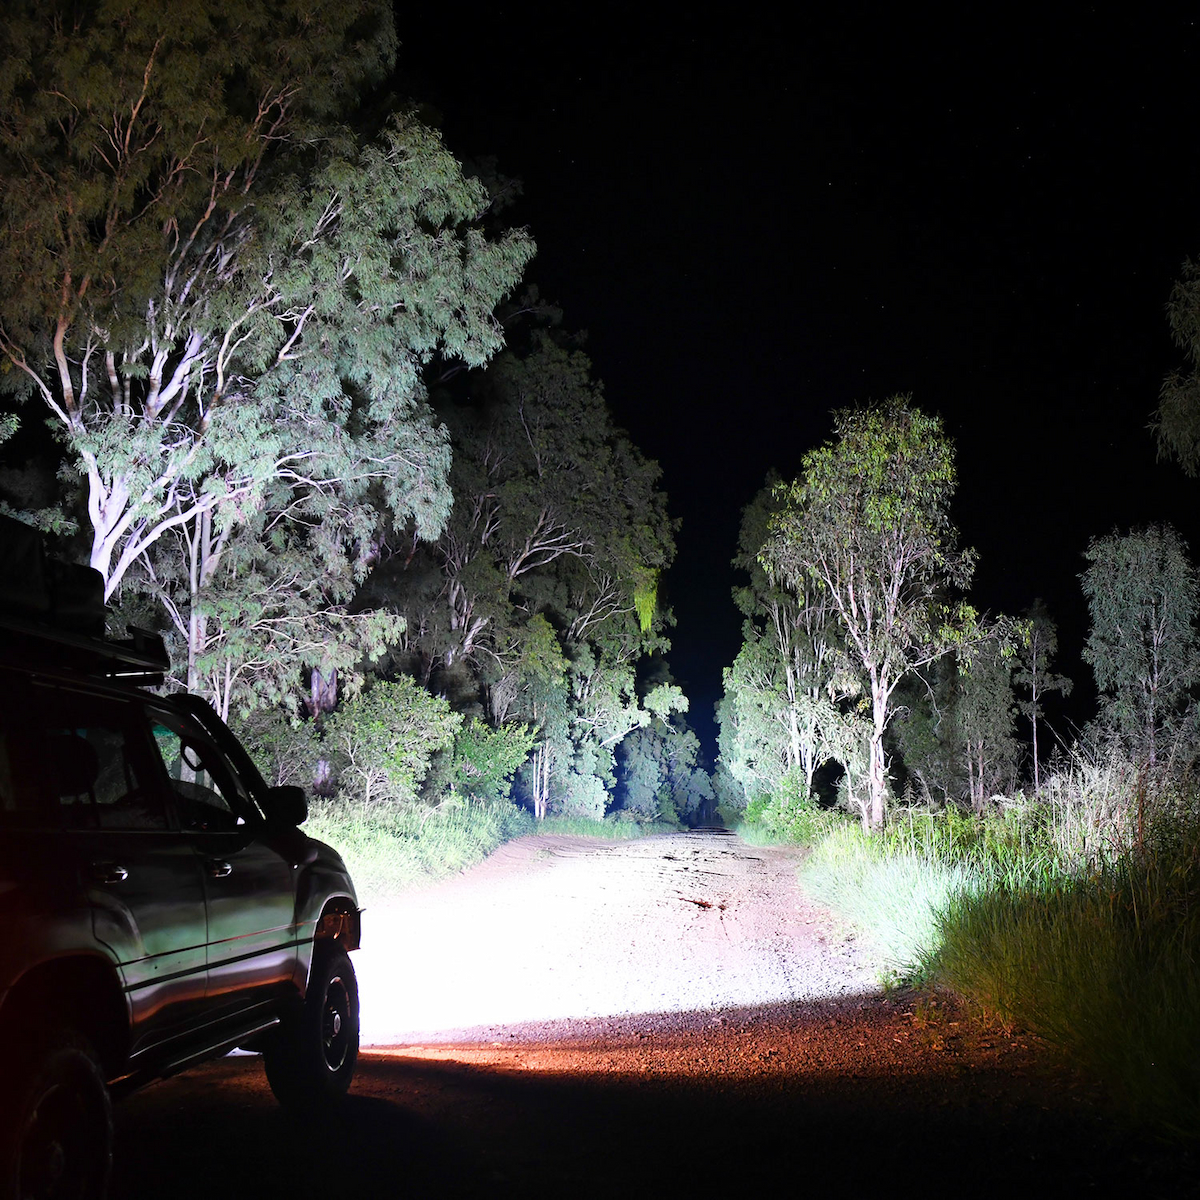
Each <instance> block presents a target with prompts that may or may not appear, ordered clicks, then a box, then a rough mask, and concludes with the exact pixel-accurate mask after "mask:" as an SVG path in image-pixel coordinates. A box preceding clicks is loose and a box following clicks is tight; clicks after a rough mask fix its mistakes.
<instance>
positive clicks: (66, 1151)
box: [18, 1084, 102, 1200]
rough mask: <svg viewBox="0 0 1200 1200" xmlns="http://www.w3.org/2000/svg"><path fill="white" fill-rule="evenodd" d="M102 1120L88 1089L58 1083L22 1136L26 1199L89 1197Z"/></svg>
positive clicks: (44, 1097)
mask: <svg viewBox="0 0 1200 1200" xmlns="http://www.w3.org/2000/svg"><path fill="white" fill-rule="evenodd" d="M100 1144H101V1143H100V1138H99V1137H98V1133H97V1117H96V1113H95V1111H94V1109H93V1107H92V1106H91V1105H90V1104H89V1103H88V1097H87V1096H86V1095H85V1089H83V1088H73V1087H70V1086H67V1085H64V1084H56V1085H55V1086H53V1087H50V1088H48V1089H47V1090H46V1091H45V1092H44V1093H43V1094H42V1096H41V1097H40V1098H39V1099H38V1103H37V1106H36V1107H35V1108H34V1110H33V1111H32V1112H31V1113H30V1115H29V1119H28V1121H27V1122H26V1125H25V1130H24V1133H23V1134H22V1137H21V1163H20V1183H19V1191H18V1195H19V1196H20V1198H21V1200H69V1198H71V1197H83V1196H86V1195H88V1194H89V1187H90V1184H91V1180H92V1178H93V1176H94V1174H95V1172H96V1169H97V1161H98V1156H99V1155H100V1154H101V1153H102V1151H101V1150H100Z"/></svg>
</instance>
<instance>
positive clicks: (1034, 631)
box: [1013, 599, 1074, 795]
mask: <svg viewBox="0 0 1200 1200" xmlns="http://www.w3.org/2000/svg"><path fill="white" fill-rule="evenodd" d="M1022 624H1023V626H1024V630H1023V632H1024V636H1023V637H1022V638H1021V639H1020V641H1019V643H1018V647H1017V670H1016V674H1015V675H1014V676H1013V682H1014V683H1015V684H1016V685H1017V686H1018V687H1019V688H1022V689H1023V690H1024V691H1026V692H1027V693H1028V695H1027V697H1026V698H1025V699H1022V700H1018V701H1017V707H1018V708H1019V709H1020V711H1021V714H1022V715H1023V716H1025V717H1027V718H1028V720H1029V724H1030V728H1031V730H1032V733H1033V790H1034V794H1035V795H1040V794H1041V790H1042V780H1041V773H1040V768H1039V756H1038V725H1039V723H1040V722H1041V720H1042V718H1043V716H1044V715H1045V714H1044V710H1043V708H1042V702H1043V701H1044V699H1045V698H1046V696H1047V695H1048V694H1050V693H1052V692H1059V693H1060V694H1061V695H1063V696H1069V695H1070V694H1071V688H1072V687H1073V686H1074V685H1073V684H1072V682H1071V680H1070V679H1068V678H1067V676H1066V675H1057V674H1055V673H1054V671H1053V669H1052V667H1051V664H1052V663H1053V661H1054V656H1055V655H1056V654H1057V653H1058V630H1057V627H1056V626H1055V624H1054V621H1053V620H1052V619H1051V617H1050V614H1049V612H1048V611H1047V610H1046V606H1045V604H1044V603H1043V602H1042V601H1041V600H1040V599H1039V600H1035V601H1034V602H1033V604H1031V605H1030V607H1029V608H1028V609H1027V610H1026V612H1025V616H1024V618H1023V621H1022Z"/></svg>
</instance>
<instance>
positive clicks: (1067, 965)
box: [926, 816, 1200, 1138]
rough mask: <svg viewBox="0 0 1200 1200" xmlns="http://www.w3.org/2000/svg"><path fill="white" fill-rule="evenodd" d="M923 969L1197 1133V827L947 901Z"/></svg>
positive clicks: (1144, 1111) (1180, 825) (1160, 833)
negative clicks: (1053, 878)
mask: <svg viewBox="0 0 1200 1200" xmlns="http://www.w3.org/2000/svg"><path fill="white" fill-rule="evenodd" d="M926 969H927V970H928V971H929V972H930V973H932V974H933V975H934V976H936V978H937V979H939V980H940V981H941V982H943V983H944V984H946V985H947V986H949V987H951V988H952V989H953V990H954V991H956V992H957V993H959V994H960V995H962V996H964V997H965V998H967V999H968V1000H970V1001H972V1002H973V1003H974V1004H976V1005H977V1006H978V1007H979V1008H980V1009H982V1010H984V1011H985V1012H987V1013H989V1014H992V1015H994V1016H997V1017H999V1018H1000V1019H1001V1020H1002V1021H1004V1022H1006V1023H1009V1024H1015V1025H1020V1026H1022V1027H1024V1028H1026V1029H1030V1030H1032V1031H1034V1032H1035V1033H1038V1034H1040V1035H1041V1036H1042V1037H1044V1038H1045V1039H1046V1040H1047V1041H1048V1042H1050V1043H1051V1044H1053V1045H1055V1046H1057V1047H1058V1048H1059V1049H1060V1050H1061V1051H1062V1052H1063V1053H1064V1054H1065V1055H1066V1056H1067V1057H1068V1058H1069V1059H1070V1061H1071V1062H1073V1063H1075V1064H1077V1065H1079V1066H1082V1067H1084V1068H1086V1069H1088V1070H1090V1071H1091V1073H1092V1074H1093V1075H1095V1076H1096V1077H1097V1078H1099V1079H1101V1080H1102V1081H1103V1082H1104V1083H1106V1084H1107V1085H1108V1087H1109V1088H1110V1089H1111V1090H1112V1091H1113V1092H1114V1093H1115V1094H1117V1095H1119V1096H1120V1097H1122V1098H1123V1099H1124V1100H1125V1102H1126V1104H1127V1105H1128V1107H1129V1108H1130V1109H1131V1110H1132V1111H1133V1112H1134V1113H1136V1114H1137V1115H1138V1116H1139V1117H1142V1118H1145V1119H1149V1120H1152V1121H1154V1122H1155V1123H1157V1124H1158V1125H1160V1126H1161V1127H1162V1128H1164V1129H1166V1130H1167V1131H1169V1132H1171V1133H1174V1134H1176V1135H1180V1136H1187V1137H1193V1138H1194V1137H1200V1021H1198V1020H1197V1013H1200V821H1197V819H1196V818H1195V817H1194V816H1193V817H1191V818H1190V819H1186V820H1183V821H1177V820H1169V819H1168V820H1164V819H1162V818H1157V819H1156V820H1155V821H1154V822H1153V823H1152V825H1151V826H1150V828H1149V829H1146V828H1144V829H1143V840H1142V844H1141V845H1140V846H1139V847H1134V848H1132V849H1130V850H1127V851H1125V852H1124V853H1122V855H1121V856H1120V857H1119V858H1118V859H1117V860H1116V861H1115V862H1113V863H1110V864H1109V865H1106V866H1105V867H1103V868H1102V869H1100V870H1098V871H1096V872H1094V873H1091V874H1088V875H1084V876H1082V877H1077V878H1074V879H1070V880H1066V881H1059V882H1058V883H1057V884H1055V885H1051V886H1047V885H1043V886H1040V887H1038V886H1030V885H1025V886H1020V887H1012V886H1001V887H999V888H996V889H994V890H991V891H987V892H982V893H977V894H962V895H959V896H957V897H955V898H954V899H953V901H952V902H951V903H950V904H949V905H948V906H947V907H946V909H945V911H944V912H943V913H942V914H941V916H940V919H939V921H938V929H937V936H936V945H935V946H934V948H933V949H932V950H931V951H930V952H929V954H928V955H927V956H926Z"/></svg>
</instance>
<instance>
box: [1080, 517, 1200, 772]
mask: <svg viewBox="0 0 1200 1200" xmlns="http://www.w3.org/2000/svg"><path fill="white" fill-rule="evenodd" d="M1084 557H1085V558H1086V559H1087V560H1088V563H1089V566H1088V568H1087V570H1086V571H1085V572H1084V573H1083V575H1081V576H1080V579H1081V580H1082V583H1083V591H1084V595H1085V596H1086V597H1087V600H1088V610H1089V612H1090V614H1091V620H1092V625H1091V630H1090V631H1089V634H1088V639H1087V645H1086V647H1085V649H1084V652H1083V659H1084V661H1085V662H1086V663H1088V665H1089V666H1091V668H1092V671H1093V672H1094V674H1095V676H1096V685H1097V687H1099V689H1100V691H1101V692H1102V693H1104V695H1105V702H1104V707H1103V710H1102V713H1101V720H1102V722H1103V723H1104V724H1105V725H1106V726H1107V727H1108V728H1109V729H1110V730H1111V731H1112V732H1114V733H1115V734H1116V736H1117V737H1118V738H1119V739H1120V742H1121V744H1122V745H1123V746H1124V747H1125V749H1126V751H1127V752H1128V753H1130V754H1132V755H1133V756H1134V757H1135V758H1137V759H1140V760H1142V761H1144V762H1146V763H1147V764H1149V766H1150V767H1152V768H1153V767H1155V766H1156V765H1157V762H1158V758H1159V751H1160V748H1161V747H1162V746H1163V745H1164V743H1166V742H1169V741H1171V740H1172V739H1173V738H1174V737H1175V735H1176V734H1177V733H1178V731H1179V730H1180V728H1181V725H1180V722H1181V719H1182V717H1183V716H1184V710H1185V707H1186V706H1187V702H1188V695H1189V692H1190V690H1191V689H1192V688H1193V687H1194V686H1195V684H1196V682H1197V680H1198V679H1200V640H1198V638H1197V630H1196V620H1197V616H1200V578H1198V577H1197V574H1196V569H1195V567H1194V566H1193V565H1192V563H1191V561H1190V560H1189V558H1188V554H1187V546H1186V544H1185V543H1184V541H1183V539H1182V538H1181V537H1180V536H1179V534H1178V533H1177V532H1176V531H1175V530H1174V529H1173V528H1172V527H1171V526H1170V525H1151V526H1148V527H1147V528H1145V529H1140V530H1134V531H1132V532H1131V533H1128V534H1124V535H1121V534H1117V533H1112V534H1110V535H1108V536H1107V537H1103V538H1094V539H1093V540H1092V541H1091V542H1089V543H1088V548H1087V550H1086V551H1085V553H1084Z"/></svg>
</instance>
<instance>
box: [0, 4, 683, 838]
mask: <svg viewBox="0 0 1200 1200" xmlns="http://www.w3.org/2000/svg"><path fill="white" fill-rule="evenodd" d="M395 49H396V30H395V28H394V24H393V17H392V7H391V6H390V5H388V4H383V3H380V2H379V0H351V2H350V3H339V4H330V3H324V2H318V3H316V4H305V5H300V4H297V3H295V0H250V2H249V3H248V4H245V5H239V6H237V7H236V9H230V8H229V6H226V5H218V4H215V3H199V4H195V5H191V6H188V7H187V8H186V9H185V10H180V9H179V8H178V6H176V5H169V4H166V3H164V2H161V0H151V2H150V3H139V4H137V5H133V4H131V3H128V2H127V0H96V2H94V3H86V4H82V5H79V4H70V5H68V4H58V3H51V4H48V5H43V4H33V3H21V4H18V5H16V6H15V7H13V9H12V11H11V12H10V13H8V14H6V21H5V23H4V26H3V29H0V58H2V61H3V63H4V67H3V70H0V108H2V109H3V112H2V114H0V168H2V169H0V227H2V229H3V235H4V250H3V253H2V254H0V291H2V292H3V299H2V300H0V356H2V357H3V363H4V370H3V371H0V386H3V387H4V388H5V389H6V391H7V392H8V393H9V394H10V395H11V396H13V397H15V399H16V400H18V401H19V402H20V403H21V405H22V407H21V408H19V409H18V414H19V415H20V416H21V417H23V418H24V419H25V420H29V419H30V416H29V414H30V412H31V410H34V411H36V410H38V409H40V410H41V412H43V413H45V414H47V415H49V416H50V418H51V421H52V423H53V425H54V427H55V431H56V436H57V441H58V446H59V448H60V451H61V454H62V458H63V463H64V468H65V471H64V477H63V486H61V487H60V488H58V489H57V490H54V489H50V490H48V489H46V488H45V487H42V488H41V491H42V492H43V493H47V492H48V495H47V496H46V497H44V499H45V501H46V502H45V503H42V504H40V505H39V504H33V505H30V504H28V503H26V504H24V505H21V504H20V498H19V497H18V496H17V495H16V494H15V493H14V492H13V490H12V489H11V488H10V495H9V499H10V501H12V502H13V503H14V504H17V505H18V507H22V508H23V509H24V515H25V516H26V518H27V519H31V520H34V521H37V522H39V523H41V524H43V525H45V526H48V527H51V528H53V529H55V530H57V531H58V532H60V533H61V534H63V535H64V537H70V536H71V535H72V532H73V531H77V532H76V534H75V536H76V539H77V543H78V545H79V546H80V547H81V548H82V549H83V551H84V553H85V554H86V557H87V559H88V561H90V563H91V564H92V566H94V567H95V568H96V569H97V570H98V571H99V572H100V573H101V575H102V576H103V578H104V585H105V595H106V599H107V600H108V601H109V602H110V604H111V605H112V606H113V608H114V610H115V611H116V612H117V613H118V621H117V623H118V624H123V623H124V621H125V620H127V619H133V620H136V621H137V622H138V623H141V624H146V625H150V626H152V627H156V628H160V629H163V630H164V631H165V632H166V633H167V634H168V637H169V643H170V647H171V650H172V653H173V662H174V666H175V679H174V681H175V683H176V684H177V685H178V686H181V687H187V688H188V689H190V690H192V691H196V692H199V693H201V694H203V695H206V696H207V697H208V698H209V699H210V700H211V701H212V702H213V704H214V706H215V707H216V708H217V709H218V711H219V712H220V713H221V714H222V715H223V716H225V717H227V718H230V719H236V720H239V721H241V722H242V723H243V725H244V726H245V728H246V729H247V732H248V734H249V736H250V737H251V738H252V739H253V740H255V741H256V743H257V744H258V746H259V748H260V750H262V751H263V752H264V753H265V754H266V755H267V756H268V758H269V759H270V760H271V761H273V762H274V763H275V769H276V770H277V771H284V772H289V771H290V772H293V773H294V772H295V771H296V770H297V769H300V770H301V774H303V775H305V776H307V777H306V778H304V779H303V780H302V781H303V782H308V783H311V784H313V786H315V788H316V789H317V791H318V792H321V791H330V790H333V789H337V790H341V791H344V792H346V793H347V794H350V793H353V794H355V795H358V796H360V798H367V799H374V798H380V797H385V798H388V799H398V800H412V799H414V798H416V796H417V795H418V794H419V792H420V790H421V788H422V787H423V786H424V787H428V786H429V780H430V779H433V780H434V781H435V783H436V785H437V786H438V787H441V788H445V787H452V788H454V789H456V790H457V791H459V792H461V793H466V794H473V795H478V796H484V795H488V796H493V797H494V796H495V795H497V794H498V792H499V790H503V791H507V788H508V784H509V782H510V781H511V779H512V777H513V775H514V773H515V772H517V771H518V770H520V786H521V788H522V790H523V792H524V794H525V795H526V797H527V798H528V800H529V802H530V803H531V804H532V806H533V807H534V809H535V810H536V811H537V813H538V815H545V814H546V813H547V812H548V811H550V809H551V808H553V807H559V808H565V809H568V810H572V811H578V812H584V813H588V814H591V815H597V816H598V815H601V814H603V813H604V812H605V811H606V809H608V808H609V807H611V806H612V805H613V803H614V788H615V785H616V782H617V749H618V747H619V746H620V744H621V742H622V740H623V739H624V738H625V737H626V736H627V735H628V734H629V733H631V732H632V731H634V730H650V727H651V724H652V722H654V723H656V724H655V725H654V736H657V737H658V739H659V741H660V742H663V743H664V744H665V743H666V742H670V743H671V745H672V751H671V753H670V754H669V755H668V756H667V758H668V759H669V760H670V762H671V763H675V764H677V765H676V766H673V767H670V768H669V769H668V768H664V770H667V774H668V775H670V772H671V770H674V771H675V773H676V775H678V776H679V777H680V778H682V777H683V776H684V775H686V774H687V769H685V767H684V766H683V765H682V763H683V761H684V760H685V759H686V758H687V756H688V751H687V749H686V748H685V743H687V737H688V733H687V730H686V726H684V725H682V724H681V723H680V722H681V717H680V714H681V713H682V712H683V711H684V710H685V709H686V701H685V699H684V697H683V696H682V693H681V692H680V690H679V689H678V688H677V687H676V686H674V685H673V684H671V683H670V682H667V681H662V682H659V683H657V684H655V685H653V686H645V685H644V684H643V681H641V680H640V679H639V670H640V668H641V667H642V664H643V662H644V661H645V660H647V657H648V656H649V655H651V654H654V653H659V654H661V652H663V651H665V650H666V648H667V646H668V643H667V641H666V639H665V637H664V632H663V631H664V628H665V625H666V623H667V621H668V619H669V614H667V613H665V612H664V611H663V608H662V606H661V605H660V604H659V603H658V602H657V593H658V586H659V580H660V578H661V575H662V572H663V571H664V570H665V569H666V568H667V567H668V566H669V565H670V562H671V559H672V557H673V554H674V545H673V525H672V522H671V520H670V518H669V517H668V516H667V510H666V497H665V495H664V494H663V492H662V491H661V489H660V488H659V486H658V476H659V471H658V467H657V465H656V464H654V463H652V462H650V461H649V460H647V459H646V458H645V457H644V456H643V455H642V454H641V453H640V451H638V449H637V448H636V447H635V446H634V445H633V444H632V442H631V441H630V440H629V438H628V437H627V436H626V435H625V434H624V433H623V432H622V431H620V430H618V429H616V428H615V427H614V426H613V423H612V419H611V415H610V413H609V410H608V407H607V404H606V402H605V400H604V396H603V392H602V389H601V386H600V384H599V383H598V382H597V381H596V380H595V379H594V377H593V375H592V372H591V366H590V363H589V362H588V360H587V359H586V358H585V356H584V355H583V354H582V353H581V352H580V351H579V350H578V349H577V348H575V347H573V346H572V345H571V344H570V340H569V339H566V338H563V337H561V336H560V337H557V338H556V337H554V336H552V335H551V334H550V333H548V332H546V331H532V332H527V333H526V334H525V335H524V336H523V337H522V339H521V347H520V349H519V352H518V351H514V350H510V351H509V352H507V353H504V354H502V355H501V354H500V351H501V350H502V349H503V347H504V344H505V331H504V328H503V325H502V319H501V318H502V316H503V315H504V313H503V312H502V311H501V308H502V305H503V304H504V303H505V302H506V301H508V300H509V299H510V298H511V297H512V295H513V294H514V292H515V290H516V288H517V285H518V284H519V282H520V280H521V278H522V274H523V272H524V269H525V267H526V265H527V264H528V262H529V261H530V259H531V257H532V255H533V250H534V245H533V241H532V239H531V237H530V235H529V234H528V233H527V232H526V231H525V230H523V229H520V228H513V227H509V226H507V225H506V224H505V221H504V218H503V217H501V216H499V215H498V214H499V213H500V211H501V209H502V208H503V207H504V204H505V203H506V202H507V199H508V197H509V193H511V191H512V189H511V187H505V186H503V181H500V180H499V177H498V176H497V175H496V174H495V171H494V169H493V168H492V166H491V165H489V164H485V167H486V168H487V169H486V170H483V169H480V170H479V171H477V172H476V174H474V175H472V174H469V173H468V172H467V171H466V170H465V169H464V167H463V165H462V164H461V163H460V162H459V161H458V160H457V159H456V158H455V157H454V156H453V154H452V153H451V152H450V151H449V150H448V149H447V148H446V147H445V146H444V144H443V142H442V140H441V137H440V135H439V133H438V132H437V130H436V129H434V128H432V127H430V126H429V125H428V124H426V123H425V122H424V121H423V120H422V119H421V117H420V116H418V114H417V110H416V109H415V108H414V106H412V105H411V104H407V103H401V102H397V101H395V100H394V99H391V98H389V97H388V96H387V94H386V92H385V91H384V89H385V87H386V84H387V79H388V76H389V73H390V71H391V69H392V67H393V65H394V57H395ZM480 176H486V182H485V180H484V179H483V178H481V177H480ZM514 307H515V306H512V305H509V308H510V309H512V308H514ZM525 307H526V308H533V309H535V310H541V309H544V306H539V305H537V304H532V305H528V304H527V305H525ZM489 364H490V365H489ZM485 368H486V370H485ZM431 389H432V390H436V391H437V393H438V394H437V395H436V396H435V395H433V394H432V391H431ZM34 419H35V420H36V418H34ZM15 427H16V422H15V417H14V416H12V415H9V416H6V418H5V422H4V425H3V426H2V427H0V434H3V435H4V436H11V435H12V433H13V432H14V430H15ZM20 490H21V489H19V488H18V489H16V491H18V492H19V491H20ZM25 490H26V493H27V494H26V499H28V495H29V494H30V489H28V488H27V489H25ZM33 490H38V489H33ZM121 632H123V630H121ZM647 737H648V738H649V740H646V739H643V743H642V744H641V749H640V750H639V751H638V752H637V753H636V754H634V756H633V757H634V759H635V760H639V761H640V760H641V759H644V758H646V757H647V755H648V756H649V757H650V758H655V756H656V754H658V752H657V751H655V752H653V753H652V752H651V750H650V746H651V743H652V741H653V737H651V736H650V734H649V733H648V735H647ZM672 739H674V740H672ZM692 741H693V742H694V736H693V738H692ZM659 757H661V755H659ZM694 758H695V754H694V750H693V751H692V759H693V766H694ZM301 763H303V764H307V765H306V766H304V767H303V768H298V766H297V764H301ZM645 775H646V772H645V771H644V770H642V771H638V770H634V771H633V776H636V777H637V779H638V780H639V781H641V780H642V779H643V776H645ZM631 777H632V776H631ZM672 778H673V777H672ZM501 785H503V786H502V787H501ZM640 786H641V783H640V782H639V783H638V784H637V785H635V787H634V791H635V792H636V793H637V796H638V801H637V804H636V805H635V807H636V808H638V811H642V810H645V809H646V803H645V797H644V796H643V795H642V793H641V792H639V791H637V788H638V787H640ZM656 786H657V785H656ZM672 786H674V785H672ZM680 786H682V785H680ZM656 794H657V792H656ZM680 803H681V804H682V801H681V802H680ZM668 807H670V802H669V801H668Z"/></svg>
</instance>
